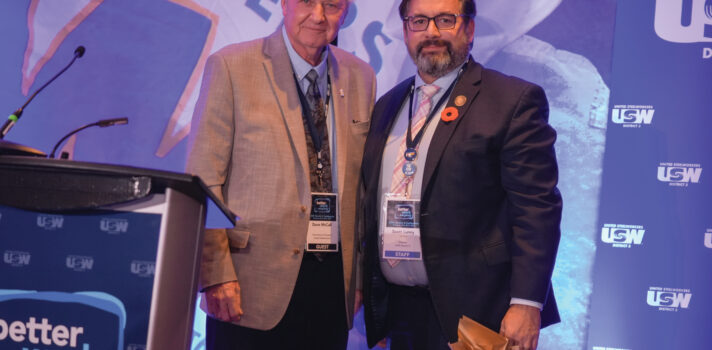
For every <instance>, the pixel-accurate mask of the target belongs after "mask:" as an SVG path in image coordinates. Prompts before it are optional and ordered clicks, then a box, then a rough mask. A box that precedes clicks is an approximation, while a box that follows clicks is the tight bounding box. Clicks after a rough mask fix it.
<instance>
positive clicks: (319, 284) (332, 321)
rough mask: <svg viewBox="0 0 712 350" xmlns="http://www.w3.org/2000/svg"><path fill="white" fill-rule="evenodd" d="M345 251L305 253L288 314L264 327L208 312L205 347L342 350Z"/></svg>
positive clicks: (344, 339) (222, 349) (345, 335)
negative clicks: (244, 324) (319, 256)
mask: <svg viewBox="0 0 712 350" xmlns="http://www.w3.org/2000/svg"><path fill="white" fill-rule="evenodd" d="M343 271H344V270H343V264H342V262H341V253H340V252H339V253H329V254H324V255H323V260H322V261H320V260H319V259H317V257H316V256H314V255H313V254H310V253H306V254H304V258H303V259H302V265H301V267H300V269H299V276H298V277H297V283H296V285H295V286H294V292H293V294H292V298H291V299H290V301H289V306H288V307H287V311H286V313H285V314H284V317H283V318H282V320H281V321H279V323H278V324H277V326H275V327H274V328H272V329H270V330H266V331H261V330H256V329H252V328H247V327H242V326H237V325H234V324H232V323H228V322H222V321H219V320H216V319H214V318H211V317H208V319H207V322H206V335H205V338H206V349H207V350H243V349H245V350H250V349H267V350H269V349H294V350H316V349H319V350H321V349H323V350H332V349H333V350H343V349H346V344H347V341H348V329H347V325H346V309H345V305H346V302H345V301H344V277H343Z"/></svg>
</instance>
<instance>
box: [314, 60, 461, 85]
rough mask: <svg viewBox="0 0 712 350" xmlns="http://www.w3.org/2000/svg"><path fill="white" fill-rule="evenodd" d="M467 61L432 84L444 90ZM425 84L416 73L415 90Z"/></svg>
mask: <svg viewBox="0 0 712 350" xmlns="http://www.w3.org/2000/svg"><path fill="white" fill-rule="evenodd" d="M465 63H467V60H466V61H465V62H463V63H462V64H461V65H459V66H458V67H457V68H455V69H453V70H451V71H450V72H449V73H447V74H445V75H443V76H442V77H440V78H438V79H436V80H435V81H434V82H433V83H432V84H431V85H436V86H438V87H440V89H441V90H440V91H443V90H442V89H444V88H447V87H449V86H450V84H452V82H454V81H455V79H457V73H458V72H460V69H461V68H462V66H464V65H465ZM305 74H306V73H305ZM423 85H427V84H425V82H424V81H423V78H421V77H420V74H416V75H415V91H417V90H418V88H419V87H421V86H423Z"/></svg>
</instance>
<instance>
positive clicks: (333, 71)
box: [327, 50, 351, 198]
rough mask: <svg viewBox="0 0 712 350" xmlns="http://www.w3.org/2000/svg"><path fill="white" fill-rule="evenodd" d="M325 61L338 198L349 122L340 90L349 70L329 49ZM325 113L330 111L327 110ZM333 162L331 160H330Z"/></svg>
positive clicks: (340, 196)
mask: <svg viewBox="0 0 712 350" xmlns="http://www.w3.org/2000/svg"><path fill="white" fill-rule="evenodd" d="M328 52H329V55H328V56H327V62H328V67H329V79H331V101H330V103H331V104H333V106H334V126H333V128H334V129H335V130H334V133H335V134H336V167H337V168H336V174H337V177H338V182H337V183H338V184H339V186H338V187H339V198H343V195H344V186H343V184H345V179H344V177H345V176H346V164H347V163H348V159H347V158H346V157H347V155H348V146H349V142H348V141H349V138H350V135H349V132H350V131H349V124H350V123H351V121H350V115H349V113H348V111H349V109H348V104H347V101H346V98H347V97H346V96H345V95H343V94H341V93H340V92H341V91H349V89H348V86H344V84H346V82H348V81H349V72H348V70H347V69H341V68H340V67H339V62H338V61H337V60H336V58H335V57H334V54H333V53H332V52H331V50H329V51H328ZM327 113H331V112H330V111H328V112H327ZM332 164H333V162H332Z"/></svg>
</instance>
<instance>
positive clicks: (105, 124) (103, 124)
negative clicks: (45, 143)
mask: <svg viewBox="0 0 712 350" xmlns="http://www.w3.org/2000/svg"><path fill="white" fill-rule="evenodd" d="M128 123H129V118H126V117H123V118H113V119H104V120H100V121H98V122H94V123H91V124H87V125H84V126H82V127H81V128H79V129H76V130H73V131H72V132H70V133H69V134H67V135H64V137H62V139H61V140H59V142H57V144H56V145H54V148H52V153H50V155H49V157H48V158H54V153H55V152H57V148H59V145H61V144H62V142H64V140H66V139H68V138H69V137H70V136H72V135H74V134H76V133H78V132H80V131H82V130H84V129H86V128H90V127H92V126H98V127H100V128H105V127H108V126H114V125H124V124H128Z"/></svg>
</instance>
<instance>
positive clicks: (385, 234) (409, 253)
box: [381, 193, 423, 260]
mask: <svg viewBox="0 0 712 350" xmlns="http://www.w3.org/2000/svg"><path fill="white" fill-rule="evenodd" d="M381 215H382V218H385V220H381V222H382V223H383V225H382V232H381V240H382V241H381V243H382V244H381V245H382V247H383V252H382V258H383V259H394V260H421V259H423V254H422V249H421V247H420V200H419V199H409V198H406V197H404V196H403V195H402V194H393V193H386V194H385V195H384V198H383V208H382V213H381Z"/></svg>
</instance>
